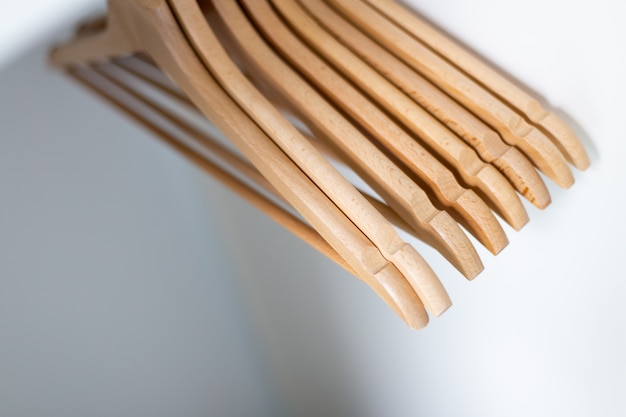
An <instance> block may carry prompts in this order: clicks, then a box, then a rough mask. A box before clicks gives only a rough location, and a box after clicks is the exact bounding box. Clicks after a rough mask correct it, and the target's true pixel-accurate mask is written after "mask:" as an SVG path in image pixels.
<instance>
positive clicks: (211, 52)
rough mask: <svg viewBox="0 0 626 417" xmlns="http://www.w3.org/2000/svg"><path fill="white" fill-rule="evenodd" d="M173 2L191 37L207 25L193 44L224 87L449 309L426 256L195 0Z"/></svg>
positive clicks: (438, 305) (435, 305)
mask: <svg viewBox="0 0 626 417" xmlns="http://www.w3.org/2000/svg"><path fill="white" fill-rule="evenodd" d="M169 3H170V6H172V9H173V10H174V12H175V13H176V15H177V17H178V21H179V23H180V25H181V28H182V29H183V30H184V32H185V33H186V34H187V36H189V37H191V35H192V34H195V33H198V31H200V30H203V29H204V30H203V36H202V42H203V43H202V49H201V50H199V49H197V47H198V44H197V43H194V42H192V44H194V46H195V47H196V52H197V53H198V54H199V56H200V57H201V58H202V60H203V63H204V65H205V67H206V68H207V69H208V70H209V71H210V72H211V74H212V75H213V76H214V77H215V79H216V81H218V82H219V83H220V85H221V86H222V88H224V90H225V91H227V92H228V94H229V95H230V96H231V97H232V98H233V100H234V101H236V102H237V104H238V105H239V106H240V107H241V108H242V109H243V110H244V111H245V112H246V113H247V114H248V115H249V116H250V118H251V119H252V120H254V122H255V123H256V124H257V125H258V126H259V127H261V128H262V129H263V130H264V131H265V133H266V134H267V135H268V136H269V137H271V138H272V140H273V141H274V142H275V143H276V144H277V145H278V146H279V147H280V148H281V149H282V150H283V151H284V152H285V154H286V155H287V156H288V157H289V158H291V160H293V161H294V162H295V163H296V165H297V166H298V167H299V168H300V169H301V170H302V171H303V172H304V173H305V174H306V175H307V176H308V177H309V178H310V179H312V180H313V182H314V183H316V184H317V186H318V187H319V188H320V190H321V191H323V192H324V193H325V194H326V195H327V196H328V197H330V199H331V200H332V201H333V202H334V203H335V204H336V205H337V207H338V208H339V209H340V210H341V211H343V212H344V213H345V214H346V215H347V216H348V218H349V219H350V220H351V221H352V222H353V223H354V224H355V225H356V226H357V227H358V228H359V229H360V230H361V231H362V232H363V233H364V234H365V235H366V236H367V237H368V238H369V239H370V240H371V241H372V243H373V244H374V245H375V246H376V247H378V249H379V250H380V251H381V253H382V255H383V257H384V258H385V259H387V260H388V261H389V262H391V263H392V264H393V265H395V266H396V267H397V268H398V270H400V272H401V273H402V274H403V275H404V276H405V277H406V278H407V280H408V281H409V283H410V284H411V285H412V286H413V287H414V289H415V291H416V292H417V293H418V295H419V296H420V299H421V300H422V302H423V303H424V305H425V306H426V308H427V309H428V310H429V311H430V312H432V313H433V314H434V315H439V314H441V313H442V312H443V311H445V310H446V309H447V308H448V307H449V305H450V301H449V298H448V296H447V293H446V292H445V290H444V288H443V286H442V285H441V283H440V281H439V280H438V279H437V278H436V276H435V275H434V274H433V273H428V274H424V273H423V270H424V267H423V266H421V265H422V264H423V265H426V263H425V261H424V260H423V258H422V257H421V256H420V255H419V254H418V253H417V251H416V250H415V249H414V248H413V247H412V246H411V245H409V244H408V243H406V242H404V241H403V240H402V239H401V238H400V236H399V235H398V234H397V232H396V230H395V229H394V228H393V226H392V225H391V224H390V223H389V222H388V221H387V220H386V219H385V218H384V217H383V216H382V215H381V214H380V213H379V212H378V211H376V209H375V208H374V207H372V205H371V204H369V203H368V202H367V200H366V199H365V198H363V196H362V195H361V194H360V193H359V192H358V191H357V190H356V189H355V188H354V187H353V186H352V185H351V184H350V183H349V182H348V181H347V180H346V179H345V178H344V177H343V176H342V175H341V174H340V173H339V172H338V171H337V170H336V169H335V168H334V167H333V166H332V165H331V164H330V163H329V162H328V160H326V159H325V158H324V157H323V156H322V155H321V154H320V153H319V152H318V151H317V150H316V149H315V147H314V146H313V145H312V144H311V143H309V142H308V141H306V139H305V138H304V137H302V135H301V134H300V133H299V131H298V130H297V129H296V128H295V127H294V126H293V125H292V124H291V123H290V122H289V121H288V120H287V119H285V118H284V117H283V115H282V114H281V113H280V112H279V111H278V110H277V109H276V107H275V106H273V105H272V104H271V103H270V102H269V101H268V100H267V98H266V97H265V96H263V95H262V94H261V93H260V92H259V91H258V90H257V89H256V88H255V87H254V86H253V85H252V84H251V83H250V81H249V80H248V79H247V78H246V77H245V76H244V75H243V74H242V73H241V71H240V70H239V69H238V67H237V65H236V64H235V63H234V62H233V61H232V60H231V59H230V57H229V55H228V53H227V52H226V51H225V50H224V48H223V47H222V45H221V43H220V42H219V40H218V39H217V37H216V36H215V34H214V33H213V31H212V30H211V29H210V28H209V27H208V25H206V21H205V20H204V16H203V14H202V12H201V10H200V8H199V7H198V4H197V2H196V1H194V0H171V1H170V2H169ZM428 269H430V268H428Z"/></svg>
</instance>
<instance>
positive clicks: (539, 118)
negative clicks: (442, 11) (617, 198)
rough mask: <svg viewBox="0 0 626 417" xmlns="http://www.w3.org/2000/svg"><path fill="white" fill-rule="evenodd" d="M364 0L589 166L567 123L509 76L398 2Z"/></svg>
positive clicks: (578, 164) (582, 165) (578, 163)
mask: <svg viewBox="0 0 626 417" xmlns="http://www.w3.org/2000/svg"><path fill="white" fill-rule="evenodd" d="M364 1H366V2H367V3H369V4H370V5H371V6H373V7H374V8H376V9H377V10H378V11H379V12H380V13H381V14H383V15H385V16H386V17H388V18H389V19H390V20H392V21H393V22H395V23H396V24H397V25H398V26H400V27H402V28H403V29H404V30H406V31H407V32H409V33H410V34H412V35H413V36H415V37H416V38H417V39H419V40H420V41H422V42H424V44H426V45H428V46H429V47H430V48H432V49H433V50H434V51H436V52H437V53H439V54H440V55H441V56H443V57H445V58H446V59H448V60H449V61H450V62H453V63H454V64H455V65H457V66H458V67H459V68H460V69H462V70H463V71H464V72H465V73H467V74H468V75H470V76H471V77H473V78H474V79H476V80H477V81H478V82H480V83H481V84H482V85H484V86H485V87H487V88H488V89H489V90H490V91H492V92H493V93H494V94H495V95H497V96H498V97H499V98H501V99H502V100H504V101H505V102H506V103H508V104H509V105H511V106H512V107H514V108H515V109H516V110H517V111H519V112H520V113H521V114H523V115H524V116H525V117H526V118H527V119H528V120H530V122H532V123H533V124H535V125H536V126H540V127H541V128H543V130H544V131H545V132H546V133H547V136H548V137H549V138H550V139H551V140H552V142H553V143H554V144H555V145H556V146H557V147H558V148H559V150H560V151H561V152H562V153H563V155H564V156H565V157H566V158H567V160H568V161H569V162H570V163H572V164H573V165H574V166H575V167H576V168H578V169H582V170H584V169H586V168H587V167H588V166H589V163H590V162H589V156H588V155H587V152H586V151H585V148H584V147H583V145H582V143H581V142H580V140H579V139H578V138H577V137H576V135H575V134H574V132H572V130H571V129H570V128H569V126H567V124H566V123H565V122H564V121H563V120H562V119H561V118H559V117H558V116H557V115H556V114H555V113H553V112H550V111H548V110H547V109H545V108H544V107H543V106H542V105H541V103H540V102H539V101H537V100H536V99H534V98H533V97H531V96H530V95H529V94H528V93H527V92H525V91H524V90H523V89H521V88H520V87H518V86H517V85H516V84H515V83H513V82H512V81H511V80H509V79H507V78H506V77H504V76H503V75H502V74H500V73H499V72H498V71H496V70H495V69H494V68H492V67H491V66H490V65H488V64H486V63H485V62H483V61H481V60H480V59H479V58H478V57H477V56H476V55H474V54H472V53H470V52H469V51H467V50H466V49H465V48H463V47H462V46H461V45H459V44H458V43H456V42H455V41H454V40H452V39H451V38H450V37H448V36H446V35H445V34H444V33H443V32H442V31H440V30H437V29H436V28H435V27H434V26H433V25H431V24H429V23H428V22H427V21H426V20H425V19H423V18H421V17H420V16H419V15H418V14H416V13H415V12H414V11H412V10H410V9H409V8H407V7H406V6H403V5H402V4H400V3H399V2H397V1H395V0H364Z"/></svg>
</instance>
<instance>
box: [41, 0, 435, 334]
mask: <svg viewBox="0 0 626 417" xmlns="http://www.w3.org/2000/svg"><path fill="white" fill-rule="evenodd" d="M115 19H117V22H118V23H115V24H112V23H111V22H115ZM109 30H115V31H119V33H121V35H122V36H119V35H116V36H112V35H111V34H107V32H108V31H109ZM112 38H113V39H115V40H116V41H118V40H119V39H125V40H126V41H127V42H126V44H125V46H126V48H123V46H124V45H119V44H116V45H115V48H112V47H110V46H109V45H106V42H103V41H102V39H112ZM98 48H100V49H98ZM113 49H114V50H115V52H119V53H123V52H122V51H124V52H126V53H128V52H133V51H138V50H144V51H147V52H148V54H149V55H150V56H151V58H152V59H154V60H155V62H156V63H157V64H158V65H159V66H160V67H161V68H163V69H164V70H165V71H166V72H167V73H168V75H169V76H170V77H172V78H173V79H174V80H175V81H176V82H177V84H178V85H179V86H180V87H181V88H182V89H183V90H184V91H185V93H186V94H187V95H189V96H190V98H191V99H192V101H194V103H195V104H196V105H197V106H198V107H199V108H200V109H201V110H202V112H203V113H204V114H205V115H206V116H207V117H208V118H209V119H210V120H211V121H212V122H213V123H214V124H215V125H216V126H217V127H219V128H220V129H221V130H222V131H223V132H224V133H225V134H226V135H227V136H228V137H229V138H230V140H232V141H233V142H234V143H235V144H236V145H237V146H238V148H239V149H240V150H241V151H242V152H243V153H244V154H245V155H246V157H247V158H248V159H250V160H251V162H252V163H253V164H254V165H255V166H256V167H257V169H259V171H260V172H262V174H263V175H264V176H265V177H266V178H267V179H268V180H269V181H270V182H271V183H272V185H273V186H274V187H275V188H276V189H277V190H279V191H280V193H281V194H282V195H283V196H284V197H285V198H286V199H287V200H288V201H289V202H290V204H292V205H293V206H294V207H295V208H296V209H297V210H298V211H299V212H300V213H301V214H302V215H303V216H304V217H305V218H306V219H307V220H308V221H309V222H310V223H311V224H312V225H313V227H315V229H316V230H317V231H318V232H319V233H320V234H321V235H322V236H323V237H324V239H326V241H327V242H328V243H329V244H330V245H331V246H332V247H333V248H334V249H335V250H336V251H337V252H338V253H340V254H341V256H342V258H344V260H346V261H347V262H348V264H350V266H351V267H352V268H353V269H354V270H355V272H357V274H358V276H359V277H360V278H362V279H364V280H365V281H366V282H367V283H368V285H370V287H372V288H373V289H374V290H375V291H376V292H377V293H378V294H379V296H381V298H383V299H384V300H385V301H386V302H387V303H388V304H389V305H390V306H391V307H392V308H393V309H394V310H395V311H396V312H397V313H398V314H399V315H400V316H401V317H402V318H403V319H404V320H405V321H406V322H407V323H408V324H409V325H410V326H412V327H423V326H424V325H425V324H426V322H427V316H426V315H425V313H424V311H423V308H422V305H421V303H417V302H416V299H417V297H416V296H415V293H414V292H412V291H410V292H407V291H406V289H407V285H406V280H405V278H404V277H403V276H402V274H401V273H400V272H399V271H398V270H397V269H396V268H395V267H394V266H393V265H391V264H390V263H389V262H388V261H386V260H385V258H384V257H383V256H382V255H381V254H380V252H379V251H378V249H377V248H376V247H375V246H373V245H372V243H371V242H370V241H369V240H368V239H367V238H366V237H365V236H364V235H363V234H362V233H361V232H360V231H359V230H358V229H356V228H355V227H354V225H353V224H352V223H351V222H350V221H349V220H348V219H347V218H346V217H345V215H343V213H341V212H340V211H339V210H338V209H337V208H336V206H334V204H332V203H331V202H330V201H329V200H328V198H327V197H326V196H325V195H324V194H323V193H322V192H321V191H320V190H319V189H318V188H317V187H316V186H315V185H314V184H312V183H311V182H310V180H309V179H308V178H307V177H306V176H305V175H304V174H303V173H302V171H300V170H299V168H298V167H296V166H295V165H294V164H293V163H292V162H291V161H290V160H289V159H288V158H287V157H286V156H285V155H284V154H283V153H282V152H281V151H280V150H279V149H278V148H277V147H276V146H275V145H274V144H273V143H272V142H271V140H270V139H269V138H267V136H265V134H264V133H263V132H262V131H261V130H260V129H259V128H258V127H257V126H256V124H254V122H253V121H252V120H250V119H249V118H248V116H247V115H246V114H245V113H243V112H242V111H241V109H240V108H239V107H238V106H237V105H236V104H235V103H234V102H233V101H232V100H231V99H230V97H229V96H228V95H227V94H226V93H225V92H224V91H223V90H222V89H221V88H220V87H219V85H218V84H217V83H216V82H215V80H214V79H213V78H212V77H211V76H210V74H209V73H208V72H207V71H206V69H205V68H204V66H203V65H202V63H201V62H200V61H199V60H198V58H197V56H196V55H195V52H194V51H193V49H192V48H191V46H190V45H189V44H188V42H187V40H186V39H185V36H184V34H183V33H182V32H181V30H180V28H179V27H178V24H177V22H176V20H175V18H174V16H173V14H172V12H171V11H170V9H169V7H168V5H167V4H166V3H165V2H163V1H156V0H155V1H150V2H148V1H144V2H125V1H121V0H119V1H118V0H111V1H110V2H109V25H108V26H107V29H106V32H105V33H104V34H102V35H100V36H91V37H89V38H85V39H81V40H79V41H77V42H75V43H72V44H70V45H68V46H67V48H61V49H57V50H56V51H54V52H53V54H52V57H51V61H52V62H54V63H56V64H57V65H63V64H66V65H72V64H76V63H77V62H81V61H85V60H97V59H102V57H103V55H104V57H106V56H110V55H112V54H110V52H111V51H112V50H113ZM103 52H104V54H102V53H103ZM416 267H418V268H420V271H419V272H420V273H422V274H423V275H428V274H431V275H432V271H431V270H430V268H428V266H427V265H426V264H425V263H423V264H420V265H416ZM435 279H436V278H435ZM446 308H447V307H446ZM444 309H445V308H444Z"/></svg>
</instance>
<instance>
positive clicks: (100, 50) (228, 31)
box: [50, 0, 589, 328]
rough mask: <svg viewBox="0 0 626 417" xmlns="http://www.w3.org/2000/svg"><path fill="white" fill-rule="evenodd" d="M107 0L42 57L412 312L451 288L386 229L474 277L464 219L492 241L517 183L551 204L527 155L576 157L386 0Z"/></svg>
mask: <svg viewBox="0 0 626 417" xmlns="http://www.w3.org/2000/svg"><path fill="white" fill-rule="evenodd" d="M108 5H109V12H108V15H107V17H106V19H102V18H97V19H93V20H91V21H89V22H87V23H85V24H83V25H82V26H81V27H80V28H79V29H78V30H77V35H76V37H75V39H73V40H72V41H70V42H68V43H67V44H65V45H62V46H60V47H58V48H55V49H54V50H53V51H52V52H51V54H50V62H51V63H52V64H53V65H55V66H58V67H61V68H64V69H65V70H66V71H67V72H68V74H69V75H70V76H71V77H72V78H74V79H75V80H77V81H78V82H79V83H81V84H83V85H85V86H86V87H87V88H89V89H90V90H92V91H94V92H95V93H96V94H98V95H99V96H100V97H102V98H103V99H104V100H106V101H108V102H109V103H111V104H112V105H113V106H114V107H116V108H118V109H119V110H121V111H122V112H123V113H125V114H126V115H128V116H129V117H130V118H131V119H133V120H135V121H136V122H138V123H139V124H141V125H143V126H144V127H146V128H147V129H148V130H149V131H151V132H152V133H153V134H154V135H155V136H156V137H158V138H160V139H161V140H162V141H164V142H165V143H166V144H168V145H169V146H171V147H172V148H173V149H175V150H176V151H178V152H179V153H180V154H181V155H183V156H184V157H186V158H188V159H189V160H190V161H191V162H192V163H193V164H195V165H196V166H198V167H200V168H201V169H203V170H204V171H205V172H207V173H209V174H210V175H212V176H214V177H215V178H216V179H218V180H219V181H221V182H222V183H224V184H225V185H226V186H227V187H229V188H230V189H232V190H233V191H234V192H236V193H238V194H239V195H241V196H243V198H245V199H246V200H248V201H249V202H251V203H252V204H253V205H255V207H257V208H259V209H260V210H261V211H263V212H264V213H266V214H267V215H268V216H270V217H272V218H273V219H274V220H276V221H277V222H279V223H280V224H282V225H283V226H285V227H286V228H287V229H289V230H291V231H292V232H293V233H295V234H296V235H297V236H299V237H300V238H301V239H303V240H305V241H306V242H308V243H309V244H311V245H312V246H314V247H315V248H316V249H317V250H319V251H320V252H322V253H324V254H325V255H326V256H328V257H329V258H331V259H332V260H334V261H335V262H336V263H338V264H339V265H341V266H342V267H343V268H345V269H346V270H348V271H349V272H351V273H353V274H354V275H356V276H357V277H358V278H359V279H361V280H362V281H363V282H365V283H366V284H367V285H368V286H370V287H371V288H372V289H373V290H374V291H375V292H376V293H377V294H378V295H379V297H381V298H382V299H383V300H384V301H385V302H386V303H387V304H388V305H389V306H390V307H391V308H392V309H393V310H394V311H395V312H396V314H398V315H399V316H400V317H401V318H402V319H403V320H404V321H405V322H406V323H407V324H408V325H409V326H411V327H413V328H422V327H424V326H425V325H426V324H427V323H428V313H427V312H430V313H431V314H432V315H434V316H439V315H440V314H442V313H443V312H444V311H446V310H447V309H448V308H449V307H450V306H451V301H450V298H449V296H448V294H447V293H446V290H445V289H444V287H443V285H442V283H441V281H440V280H439V279H438V278H437V276H436V275H435V273H434V271H433V270H432V269H431V268H430V266H429V265H428V264H427V263H426V261H425V260H424V259H423V258H422V256H421V255H420V254H419V253H418V252H417V251H416V250H415V248H413V246H411V245H410V244H409V243H407V242H405V241H404V240H403V239H402V238H401V237H400V235H399V234H398V230H397V229H396V227H398V228H401V229H404V230H406V231H408V232H409V233H411V234H412V235H414V236H416V237H417V238H419V239H421V240H422V241H424V242H426V243H427V244H429V245H430V246H432V247H434V248H435V249H436V250H437V251H438V252H440V253H441V254H442V255H443V256H444V257H445V258H446V259H447V260H448V261H449V262H450V263H451V264H452V265H454V266H455V267H456V268H457V269H458V270H459V271H460V272H461V273H463V275H465V276H466V277H467V278H468V279H472V278H474V277H475V276H476V275H477V274H478V273H479V272H480V271H482V269H483V265H482V262H481V260H480V259H479V257H478V254H477V252H476V250H475V248H474V247H473V245H472V243H471V241H470V239H469V238H468V237H467V236H466V235H465V233H464V231H463V229H462V228H461V227H460V226H463V227H464V229H465V230H467V231H468V232H470V233H471V234H472V235H473V236H474V237H475V238H476V239H477V240H478V241H479V242H481V243H482V244H483V245H484V246H485V247H486V248H487V249H488V250H489V251H491V252H492V253H494V254H497V253H498V252H500V251H501V250H502V249H503V248H504V247H505V246H506V245H507V243H508V239H507V237H506V235H505V233H504V230H503V229H502V226H501V225H500V223H499V222H498V219H497V218H496V216H495V215H494V213H493V212H492V210H493V211H494V212H495V213H497V214H498V215H499V216H500V217H501V218H502V219H503V220H504V221H506V222H507V223H508V224H509V225H511V226H512V227H513V228H514V229H520V228H521V227H522V226H523V225H524V224H526V222H527V221H528V214H527V213H526V211H525V208H524V206H523V205H522V202H521V200H520V198H519V197H518V194H517V193H519V194H521V195H522V196H524V197H525V198H526V199H528V200H529V201H530V202H532V203H533V204H534V205H535V206H536V207H538V208H545V207H546V206H547V205H548V204H549V203H550V195H549V194H548V191H547V188H546V186H545V184H544V183H543V180H542V178H541V176H540V175H539V173H538V172H537V169H538V170H541V171H542V172H543V173H544V174H545V175H546V176H547V177H548V178H550V179H552V180H553V181H554V182H556V183H557V184H558V185H560V186H561V187H569V186H570V185H571V184H572V183H573V176H572V173H571V171H570V169H569V167H568V164H567V161H569V162H571V163H572V164H573V165H574V166H576V167H577V168H579V169H584V168H586V167H587V165H588V164H589V161H588V157H587V155H586V153H585V151H584V149H582V145H581V144H580V141H578V139H577V138H576V137H575V136H574V135H573V133H572V132H571V130H570V129H569V128H568V127H567V126H566V125H565V124H564V123H563V121H562V120H560V119H559V118H558V117H557V116H556V115H555V114H553V113H551V112H549V111H547V110H545V109H544V108H543V107H542V106H541V105H540V104H539V103H538V102H537V101H536V100H534V99H532V98H531V97H530V96H529V95H528V94H526V93H525V92H523V91H521V90H520V89H519V88H518V87H516V86H515V85H514V84H513V83H511V82H510V81H508V80H506V79H505V78H504V77H501V76H500V75H499V74H497V75H498V77H494V80H493V83H488V82H487V81H484V80H483V78H481V77H490V76H491V75H493V74H495V72H493V71H494V70H492V69H491V68H489V67H487V66H486V64H484V63H482V62H480V61H479V60H478V59H476V58H475V57H473V56H472V55H471V54H470V53H468V52H467V51H464V50H462V49H460V47H459V46H458V45H456V44H455V43H454V42H453V41H452V40H450V39H449V38H447V37H446V36H445V35H443V34H442V33H440V32H439V31H437V30H436V29H435V28H433V27H432V26H430V25H429V24H428V23H426V22H425V21H423V20H422V19H421V18H419V16H418V15H416V14H414V13H412V12H410V11H409V10H407V9H406V8H405V7H404V6H401V5H400V4H398V3H396V2H394V1H390V0H324V1H315V0H239V1H233V0H212V1H209V0H206V1H202V2H198V1H196V0H109V2H108ZM492 72H493V74H492ZM153 94H156V95H153ZM162 100H165V102H162ZM166 102H167V103H166ZM171 105H174V107H171ZM177 106H178V107H177ZM181 111H182V112H183V113H185V114H184V116H183V114H182V113H180V112H181ZM287 116H289V117H287ZM198 117H201V118H206V119H208V121H209V122H210V123H211V124H212V125H213V126H215V127H216V128H217V129H219V130H220V131H221V132H223V134H224V135H225V137H227V138H228V140H230V141H231V142H232V144H233V145H234V146H235V147H236V148H237V149H238V150H239V152H240V154H237V153H236V152H233V149H232V148H228V147H227V146H224V145H223V144H220V143H218V141H216V140H215V139H213V138H212V137H211V135H210V134H208V133H207V131H205V130H204V129H203V128H200V127H199V125H197V124H195V123H194V122H193V119H194V118H195V120H196V121H198ZM329 159H335V160H336V161H341V163H343V164H345V165H346V166H347V167H349V169H351V170H352V171H353V173H355V174H357V175H358V176H360V177H361V178H362V179H363V180H365V182H366V183H367V184H368V185H369V186H370V187H371V188H372V189H373V190H374V191H375V192H376V194H377V195H378V196H380V197H378V196H373V195H370V193H368V192H366V191H363V190H360V189H358V188H357V187H355V186H354V185H353V184H352V183H351V182H350V181H349V180H348V179H347V178H346V177H344V175H343V174H341V173H340V171H339V170H337V169H336V168H335V166H334V165H333V164H331V161H329ZM336 163H337V162H335V164H336ZM380 198H382V200H383V201H381V200H380ZM296 213H297V214H298V215H299V216H300V217H301V218H298V216H297V215H295V214H296Z"/></svg>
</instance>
